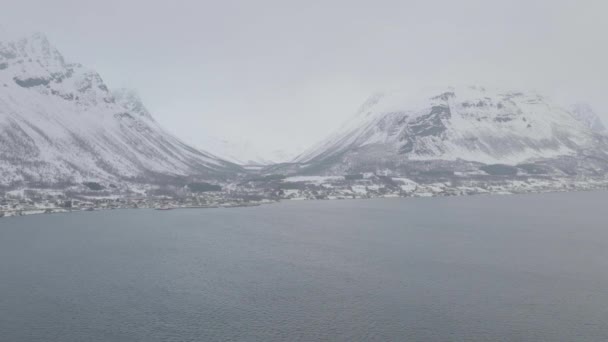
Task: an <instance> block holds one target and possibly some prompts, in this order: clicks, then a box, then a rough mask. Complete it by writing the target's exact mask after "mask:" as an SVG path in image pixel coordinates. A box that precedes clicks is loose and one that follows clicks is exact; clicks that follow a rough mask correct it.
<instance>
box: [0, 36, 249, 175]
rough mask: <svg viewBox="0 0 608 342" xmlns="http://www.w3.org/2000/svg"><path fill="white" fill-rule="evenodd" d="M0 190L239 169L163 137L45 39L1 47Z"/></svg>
mask: <svg viewBox="0 0 608 342" xmlns="http://www.w3.org/2000/svg"><path fill="white" fill-rule="evenodd" d="M0 89H1V91H0V185H1V186H4V187H11V186H16V185H19V184H41V185H56V184H69V183H81V182H83V181H107V182H116V181H124V180H131V181H138V182H158V181H161V180H163V179H166V178H167V177H186V176H188V177H190V176H192V177H198V178H202V179H210V180H212V179H221V178H224V177H226V176H229V175H232V174H235V173H238V172H240V171H241V168H240V167H238V166H236V165H234V164H233V163H230V162H227V161H224V160H222V159H220V158H218V157H215V156H214V155H211V154H209V153H206V152H202V151H199V150H197V149H194V148H192V147H190V146H188V145H186V144H185V143H183V142H182V141H180V140H179V139H177V138H176V137H174V136H172V135H170V134H168V133H167V132H166V131H165V130H163V128H162V127H160V126H159V125H158V124H157V123H156V121H154V119H153V118H152V116H151V115H150V113H149V112H148V111H147V110H146V108H145V106H144V105H143V104H142V103H141V101H140V100H139V98H138V97H137V96H136V95H135V93H133V92H130V91H124V90H122V91H118V92H111V91H110V90H109V89H108V86H107V85H106V84H105V83H104V82H103V80H102V78H101V77H100V75H99V74H97V73H96V72H95V71H93V70H90V69H87V68H86V67H84V66H82V65H80V64H75V63H68V62H66V61H65V60H64V58H63V56H62V55H61V54H60V53H59V52H58V51H57V49H55V48H54V47H53V46H52V45H51V44H50V43H49V41H48V40H47V38H46V37H44V36H43V35H42V34H35V35H32V36H30V37H27V38H22V39H18V40H13V41H2V42H0Z"/></svg>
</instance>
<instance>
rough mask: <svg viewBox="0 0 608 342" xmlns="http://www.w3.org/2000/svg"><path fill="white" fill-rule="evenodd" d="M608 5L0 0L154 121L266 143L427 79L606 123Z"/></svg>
mask: <svg viewBox="0 0 608 342" xmlns="http://www.w3.org/2000/svg"><path fill="white" fill-rule="evenodd" d="M607 12H608V2H607V1H603V0H597V1H556V0H552V1H549V0H547V1H531V0H527V1H488V0H485V1H447V0H446V1H404V0H402V1H354V0H350V1H310V0H309V1H297V2H296V1H261V0H257V1H194V0H192V1H186V0H184V1H179V0H176V1H153V0H152V1H151V0H132V1H128V0H122V1H119V0H104V1H83V0H54V1H48V0H38V1H36V0H20V1H12V2H7V3H4V4H3V6H2V11H1V12H0V22H1V23H2V25H3V26H5V28H7V29H8V30H9V31H23V32H30V31H34V30H38V31H42V32H44V33H46V34H47V36H48V37H49V38H50V39H51V41H53V42H54V44H55V45H56V46H57V47H58V48H59V49H60V50H61V51H62V52H63V53H64V55H65V56H66V57H67V59H69V60H71V61H77V62H80V63H83V64H85V65H87V66H90V67H92V68H94V69H96V70H97V71H99V72H100V74H101V75H102V76H103V77H104V79H105V81H106V82H107V83H108V84H109V86H110V87H115V88H117V87H124V86H126V87H131V88H135V89H137V90H138V91H139V93H140V95H141V97H142V98H143V99H144V102H145V103H146V104H147V106H148V107H149V109H150V110H151V111H152V112H153V114H154V116H155V117H156V118H157V120H158V121H160V122H161V123H163V124H164V125H165V126H166V127H167V128H168V129H169V130H171V131H173V132H174V133H177V134H178V135H179V136H181V137H182V138H183V139H184V140H186V141H188V142H191V143H194V144H195V145H198V146H199V147H202V148H204V147H205V146H204V141H205V139H204V136H205V135H213V136H217V137H226V138H228V139H232V140H246V141H251V142H253V143H254V145H256V146H257V147H259V149H260V150H261V151H270V150H273V149H276V148H287V149H293V148H295V147H299V146H301V147H306V146H309V145H310V144H312V143H314V142H316V141H317V140H318V139H320V138H322V137H324V136H325V135H326V134H328V133H329V132H331V131H332V130H333V129H334V128H336V127H337V126H339V124H340V123H341V122H342V121H344V120H345V119H346V118H348V117H349V116H350V115H352V114H353V112H354V111H355V110H356V108H357V107H358V106H359V105H360V104H361V103H362V102H363V101H364V100H365V99H366V98H367V97H368V96H369V95H370V94H372V93H373V92H375V91H378V90H387V89H388V90H390V89H393V88H403V89H412V88H415V87H418V86H426V85H450V84H481V85H489V86H498V87H506V88H510V87H513V88H522V89H537V90H539V91H542V92H544V93H546V94H548V95H550V96H552V97H554V98H555V99H557V100H559V101H560V102H564V103H568V102H571V101H576V100H583V101H587V102H589V103H591V104H592V106H593V107H594V108H595V109H596V111H597V112H598V113H600V114H601V115H602V116H603V118H604V120H605V121H606V119H607V118H608V105H607V104H606V103H605V102H606V101H605V100H604V99H605V94H604V93H605V91H606V90H608V89H607V87H606V85H605V81H606V80H608V66H607V65H606V61H608V38H607V32H608V22H607V21H606V20H605V14H606V13H607Z"/></svg>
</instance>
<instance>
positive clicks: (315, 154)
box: [295, 87, 608, 175]
mask: <svg viewBox="0 0 608 342" xmlns="http://www.w3.org/2000/svg"><path fill="white" fill-rule="evenodd" d="M581 115H582V114H580V112H578V113H577V112H570V111H568V110H565V109H562V108H560V107H559V106H556V105H554V104H553V103H552V102H551V101H550V100H549V99H547V98H545V97H543V96H541V95H539V94H536V93H533V92H527V93H524V92H514V91H501V90H491V89H485V88H483V87H462V88H445V89H440V90H436V89H435V90H431V91H429V92H424V93H423V94H410V93H399V92H396V93H390V94H378V95H374V96H372V97H371V98H370V99H369V100H368V101H367V102H365V104H364V105H363V106H362V107H361V109H360V110H359V111H358V113H357V114H356V115H355V116H354V117H353V118H352V119H351V120H350V121H348V122H347V123H346V124H345V125H344V126H343V127H342V128H341V129H339V130H338V131H337V132H336V133H335V134H333V135H332V136H330V137H329V138H327V139H326V140H324V141H322V142H320V143H319V144H317V145H316V146H314V147H313V148H311V149H309V150H308V151H306V152H305V153H303V154H301V155H300V156H299V157H297V158H296V160H295V162H296V163H298V164H299V168H298V169H297V170H298V172H300V173H307V174H324V175H333V174H337V175H340V174H348V173H358V172H376V173H381V172H385V173H393V174H404V173H410V174H411V173H412V172H420V171H433V170H449V171H460V170H468V171H470V170H471V169H475V168H476V167H480V166H483V165H494V164H500V165H512V166H516V165H524V164H525V165H528V164H530V163H543V164H544V166H545V167H546V168H549V169H551V170H552V171H554V172H562V173H564V172H565V173H577V172H581V171H582V172H605V170H606V167H607V165H606V164H607V160H608V159H607V155H606V152H608V148H607V146H608V144H607V140H606V136H605V135H603V134H600V133H598V132H597V131H598V127H599V124H597V123H595V122H593V123H592V124H591V125H590V124H589V123H588V119H587V118H588V116H586V117H585V119H581ZM550 161H552V162H553V163H552V164H551V165H546V164H547V163H549V162H550ZM536 170H537V171H538V168H537V169H536Z"/></svg>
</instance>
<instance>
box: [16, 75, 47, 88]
mask: <svg viewBox="0 0 608 342" xmlns="http://www.w3.org/2000/svg"><path fill="white" fill-rule="evenodd" d="M13 80H14V81H15V83H17V84H18V85H19V86H20V87H23V88H32V87H37V86H41V85H44V86H45V85H47V84H49V83H50V82H51V80H50V79H47V78H26V79H23V80H22V79H19V78H17V77H15V78H14V79H13Z"/></svg>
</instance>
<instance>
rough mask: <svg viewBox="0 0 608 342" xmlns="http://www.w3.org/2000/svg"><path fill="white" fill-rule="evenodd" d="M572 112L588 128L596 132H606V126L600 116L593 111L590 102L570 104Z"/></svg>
mask: <svg viewBox="0 0 608 342" xmlns="http://www.w3.org/2000/svg"><path fill="white" fill-rule="evenodd" d="M570 112H571V113H572V115H573V116H574V117H575V118H576V119H577V120H579V121H580V122H582V123H583V124H584V125H585V126H586V127H587V128H590V129H591V130H593V131H595V132H606V126H604V123H603V122H602V120H601V119H600V117H599V116H598V115H597V114H596V113H595V112H594V111H593V109H592V108H591V106H590V105H589V104H587V103H582V102H579V103H576V104H574V105H572V106H570Z"/></svg>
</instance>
